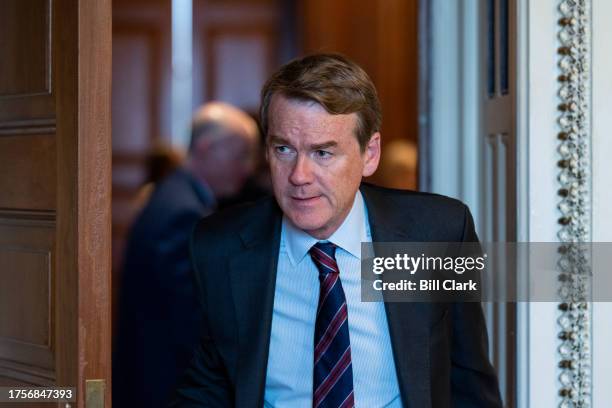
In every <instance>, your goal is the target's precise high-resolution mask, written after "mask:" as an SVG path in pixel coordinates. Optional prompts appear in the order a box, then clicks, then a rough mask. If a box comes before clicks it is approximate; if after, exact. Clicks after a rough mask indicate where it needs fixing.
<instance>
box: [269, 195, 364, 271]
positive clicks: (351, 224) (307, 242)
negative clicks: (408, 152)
mask: <svg viewBox="0 0 612 408" xmlns="http://www.w3.org/2000/svg"><path fill="white" fill-rule="evenodd" d="M370 240H371V237H370V233H369V223H368V218H367V210H366V206H365V202H364V200H363V196H362V195H361V192H360V191H357V194H356V195H355V199H354V200H353V207H351V211H350V212H349V214H348V215H347V217H346V218H345V220H344V221H343V222H342V224H341V225H340V227H339V228H338V229H337V230H336V231H335V232H334V233H333V234H332V235H331V237H329V239H327V241H329V242H332V243H334V244H336V245H337V246H338V247H340V248H342V249H343V250H345V251H346V252H348V253H349V254H350V255H352V256H354V257H355V258H358V259H361V242H368V241H370ZM318 241H319V240H318V239H317V238H314V237H312V236H310V235H308V233H306V232H305V231H303V230H301V229H299V228H297V227H296V226H295V225H293V223H292V222H291V221H289V219H288V218H287V217H285V216H283V226H282V230H281V242H282V243H283V244H284V246H285V248H286V250H287V254H288V255H289V259H290V261H291V264H292V265H294V266H295V265H297V264H298V263H300V262H301V261H302V259H303V258H304V257H305V256H306V254H308V251H309V250H310V248H311V247H312V246H313V245H314V244H316V243H317V242H318Z"/></svg>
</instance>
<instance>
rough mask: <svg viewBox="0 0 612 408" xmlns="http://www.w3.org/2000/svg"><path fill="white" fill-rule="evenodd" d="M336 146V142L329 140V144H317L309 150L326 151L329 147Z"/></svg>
mask: <svg viewBox="0 0 612 408" xmlns="http://www.w3.org/2000/svg"><path fill="white" fill-rule="evenodd" d="M336 146H338V142H336V141H334V140H330V141H329V142H324V143H317V144H313V145H310V148H311V149H312V150H321V149H327V148H329V147H336Z"/></svg>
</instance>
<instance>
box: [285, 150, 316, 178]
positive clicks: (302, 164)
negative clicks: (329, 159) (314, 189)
mask: <svg viewBox="0 0 612 408" xmlns="http://www.w3.org/2000/svg"><path fill="white" fill-rule="evenodd" d="M289 181H290V182H291V184H293V185H296V186H301V185H303V184H309V183H311V182H312V164H311V163H310V161H309V160H308V158H307V157H305V156H302V155H298V157H297V159H296V161H295V165H294V166H293V170H292V171H291V174H290V176H289Z"/></svg>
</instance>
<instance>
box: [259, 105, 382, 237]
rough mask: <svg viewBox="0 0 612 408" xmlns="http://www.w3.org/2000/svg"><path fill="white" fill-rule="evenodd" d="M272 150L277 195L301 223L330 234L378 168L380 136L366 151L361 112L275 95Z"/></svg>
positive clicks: (269, 140) (285, 209)
mask: <svg viewBox="0 0 612 408" xmlns="http://www.w3.org/2000/svg"><path fill="white" fill-rule="evenodd" d="M268 115H269V120H268V123H269V125H268V135H267V147H266V154H267V157H268V161H269V163H270V170H271V174H272V184H273V188H274V195H275V196H276V200H277V201H278V203H279V205H280V207H281V209H282V210H283V212H284V214H285V216H287V217H288V218H289V220H291V222H293V224H294V225H295V226H297V227H298V228H300V229H302V230H304V231H306V232H307V233H308V234H310V235H311V236H313V237H315V238H318V239H326V238H329V236H330V235H331V234H333V233H334V231H336V230H337V229H338V227H339V226H340V225H341V224H342V222H343V221H344V219H345V218H346V216H347V215H348V213H349V211H350V210H351V207H352V205H353V201H354V198H355V194H356V193H357V190H358V189H359V184H360V183H361V178H362V177H364V176H365V177H367V176H370V175H372V174H373V173H374V171H375V170H376V167H377V166H378V161H379V158H380V134H378V133H375V134H374V135H373V136H372V138H371V139H370V141H369V142H368V145H367V147H366V149H365V152H363V153H362V152H361V150H360V148H359V143H358V141H357V138H356V136H355V130H356V126H357V115H356V114H355V113H351V114H349V115H331V114H329V113H327V111H326V110H325V109H324V108H323V107H322V106H321V105H319V104H317V103H315V102H304V101H298V100H294V99H288V98H286V97H284V96H282V95H278V94H276V95H274V96H273V97H272V100H271V102H270V107H269V110H268Z"/></svg>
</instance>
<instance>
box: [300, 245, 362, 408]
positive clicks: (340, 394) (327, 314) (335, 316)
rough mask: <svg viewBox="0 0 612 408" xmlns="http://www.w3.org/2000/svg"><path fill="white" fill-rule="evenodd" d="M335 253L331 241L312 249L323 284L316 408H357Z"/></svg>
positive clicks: (317, 337) (316, 356) (315, 374)
mask: <svg viewBox="0 0 612 408" xmlns="http://www.w3.org/2000/svg"><path fill="white" fill-rule="evenodd" d="M335 253H336V245H334V244H332V243H331V242H325V243H323V242H319V243H317V244H315V245H314V246H313V247H312V248H310V256H311V258H312V260H313V262H314V263H315V265H316V266H317V269H318V270H319V282H320V291H319V306H318V308H317V320H316V323H315V341H314V344H315V350H314V372H313V398H312V406H313V407H314V408H319V407H320V408H347V407H354V406H355V397H354V394H353V366H352V364H351V343H350V340H349V328H348V310H347V307H346V297H345V296H344V290H342V284H341V283H340V271H339V269H338V264H337V263H336V257H335Z"/></svg>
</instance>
